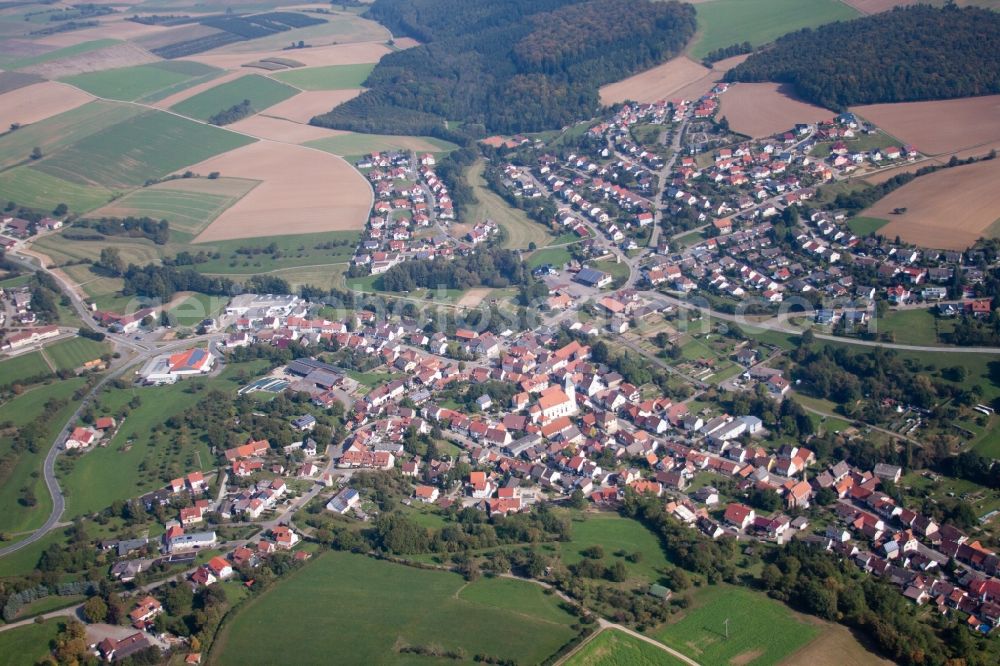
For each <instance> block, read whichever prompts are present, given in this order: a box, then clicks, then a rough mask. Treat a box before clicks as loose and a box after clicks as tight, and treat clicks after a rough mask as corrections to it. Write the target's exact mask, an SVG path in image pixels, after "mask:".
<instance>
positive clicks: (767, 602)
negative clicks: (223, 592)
mask: <svg viewBox="0 0 1000 666" xmlns="http://www.w3.org/2000/svg"><path fill="white" fill-rule="evenodd" d="M674 617H675V618H678V619H672V620H671V621H670V622H669V623H668V624H666V625H665V626H662V627H659V628H656V629H653V630H651V631H650V632H648V633H649V635H650V636H651V637H652V638H655V639H656V640H659V641H661V642H663V643H665V644H666V645H669V646H670V647H672V648H674V649H675V650H677V651H679V652H683V653H684V654H686V655H688V656H689V657H691V658H692V659H694V660H695V661H697V662H698V663H699V664H702V666H728V665H729V664H734V663H735V664H754V666H765V665H767V664H777V663H778V662H780V661H781V660H782V659H784V658H785V657H787V656H788V655H790V654H791V653H793V652H795V651H796V650H798V649H799V648H801V647H803V646H804V645H806V644H807V643H809V642H810V641H811V640H812V639H814V638H816V636H818V635H819V634H820V630H821V629H820V626H819V625H818V623H809V622H806V621H804V620H802V619H800V618H799V617H798V616H797V615H796V614H795V613H794V612H793V611H792V610H791V609H789V608H788V607H787V606H785V605H784V604H781V603H780V602H777V601H774V600H772V599H769V598H767V597H766V596H764V595H762V594H759V593H757V592H753V591H751V590H747V589H745V588H742V587H734V586H732V585H714V586H711V587H704V588H702V589H700V590H698V591H697V592H696V593H695V594H694V598H693V601H692V604H691V606H690V607H689V608H687V609H686V610H685V611H683V612H682V613H681V614H680V615H679V616H674ZM727 619H728V620H729V636H728V638H727V637H726V625H725V621H726V620H727Z"/></svg>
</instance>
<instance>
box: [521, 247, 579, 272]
mask: <svg viewBox="0 0 1000 666" xmlns="http://www.w3.org/2000/svg"><path fill="white" fill-rule="evenodd" d="M572 258H573V257H572V256H570V253H569V250H568V249H566V248H565V247H550V248H545V249H542V250H538V251H537V252H532V253H531V257H530V258H529V259H528V266H529V267H531V268H538V267H539V266H543V265H545V264H551V265H552V266H554V267H555V268H556V269H557V270H562V267H563V265H564V264H566V263H567V262H569V261H570V260H571V259H572Z"/></svg>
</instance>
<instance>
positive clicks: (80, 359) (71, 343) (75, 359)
mask: <svg viewBox="0 0 1000 666" xmlns="http://www.w3.org/2000/svg"><path fill="white" fill-rule="evenodd" d="M110 351H111V348H110V347H109V346H108V345H107V344H102V343H100V342H95V341H93V340H88V339H87V338H71V339H69V340H62V341H60V342H57V343H55V344H54V345H50V346H48V347H46V348H45V354H46V355H47V356H48V357H49V358H50V359H51V360H52V362H53V363H55V364H56V368H58V369H59V370H75V369H77V368H79V367H81V366H82V365H83V364H84V363H86V362H87V361H93V360H94V359H97V358H100V357H101V356H102V355H104V354H107V353H109V352H110Z"/></svg>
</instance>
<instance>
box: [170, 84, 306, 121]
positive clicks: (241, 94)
mask: <svg viewBox="0 0 1000 666" xmlns="http://www.w3.org/2000/svg"><path fill="white" fill-rule="evenodd" d="M295 93H296V90H295V88H292V87H291V86H288V85H285V84H284V83H281V82H280V81H275V80H273V79H270V78H268V77H266V76H261V75H260V74H248V75H247V76H243V77H240V78H238V79H235V80H233V81H228V82H226V83H223V84H220V85H218V86H215V87H214V88H209V89H208V90H206V91H205V92H201V93H198V94H197V95H195V96H194V97H189V98H188V99H186V100H184V101H183V102H180V103H178V104H175V105H173V106H172V107H170V110H171V111H174V112H176V113H179V114H181V115H184V116H188V117H189V118H195V119H197V120H206V121H207V120H208V119H209V118H211V117H212V116H213V115H215V114H216V113H219V112H220V111H225V110H226V109H228V108H230V107H232V106H235V105H237V104H239V103H240V102H242V101H243V100H245V99H248V100H250V106H251V107H253V109H254V110H256V111H263V110H264V109H266V108H267V107H269V106H273V105H274V104H277V103H278V102H283V101H284V100H286V99H288V98H289V97H293V96H294V95H295Z"/></svg>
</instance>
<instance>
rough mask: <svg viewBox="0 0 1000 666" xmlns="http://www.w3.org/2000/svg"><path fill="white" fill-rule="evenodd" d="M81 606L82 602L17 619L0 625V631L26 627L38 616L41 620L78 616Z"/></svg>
mask: <svg viewBox="0 0 1000 666" xmlns="http://www.w3.org/2000/svg"><path fill="white" fill-rule="evenodd" d="M82 608H83V604H76V605H74V606H67V607H66V608H60V609H59V610H54V611H52V612H50V613H42V614H41V615H35V616H34V617H29V618H27V619H24V620H18V621H17V622H11V623H10V624H2V625H0V633H2V632H4V631H10V630H11V629H17V628H18V627H26V626H28V625H29V624H34V623H35V621H36V620H37V619H38V618H42V619H43V620H50V619H52V618H54V617H75V618H77V619H79V618H80V611H81V609H82Z"/></svg>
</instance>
